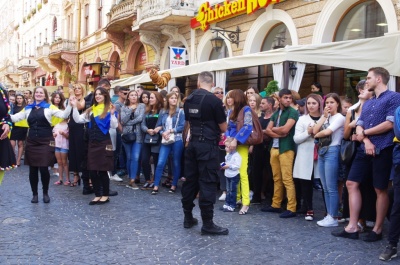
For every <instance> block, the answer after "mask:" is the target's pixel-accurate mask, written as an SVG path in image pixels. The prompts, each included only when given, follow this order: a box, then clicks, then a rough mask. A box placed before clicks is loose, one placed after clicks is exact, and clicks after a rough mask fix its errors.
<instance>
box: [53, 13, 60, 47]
mask: <svg viewBox="0 0 400 265" xmlns="http://www.w3.org/2000/svg"><path fill="white" fill-rule="evenodd" d="M56 37H60V36H57V18H56V17H54V18H53V41H54V40H55V39H56Z"/></svg>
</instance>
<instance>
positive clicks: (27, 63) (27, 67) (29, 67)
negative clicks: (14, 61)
mask: <svg viewBox="0 0 400 265" xmlns="http://www.w3.org/2000/svg"><path fill="white" fill-rule="evenodd" d="M37 66H38V64H37V62H36V60H35V57H33V56H29V57H22V58H21V59H20V60H19V62H18V70H21V71H30V72H32V71H34V70H35V69H36V67H37Z"/></svg>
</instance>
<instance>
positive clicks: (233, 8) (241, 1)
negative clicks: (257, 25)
mask: <svg viewBox="0 0 400 265" xmlns="http://www.w3.org/2000/svg"><path fill="white" fill-rule="evenodd" d="M279 2H280V0H236V1H232V2H229V0H225V1H224V2H223V3H221V4H216V5H214V6H211V7H210V3H209V2H205V3H203V4H201V5H200V7H199V10H198V14H197V16H196V17H194V18H192V19H191V21H190V26H191V28H192V29H198V28H200V29H201V30H203V31H206V30H208V29H209V28H210V24H212V23H216V22H219V21H223V20H226V19H229V18H232V17H235V16H238V15H241V14H247V15H250V14H252V13H254V12H255V11H257V10H259V9H261V8H266V7H267V6H269V5H270V4H275V3H279Z"/></svg>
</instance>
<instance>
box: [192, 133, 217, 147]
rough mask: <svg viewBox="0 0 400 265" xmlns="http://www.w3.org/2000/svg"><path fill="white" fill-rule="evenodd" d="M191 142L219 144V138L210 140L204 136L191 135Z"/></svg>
mask: <svg viewBox="0 0 400 265" xmlns="http://www.w3.org/2000/svg"><path fill="white" fill-rule="evenodd" d="M190 142H199V143H208V144H215V145H216V144H218V140H209V139H206V138H204V136H194V135H192V136H191V137H190Z"/></svg>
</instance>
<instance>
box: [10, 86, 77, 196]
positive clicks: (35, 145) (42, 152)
mask: <svg viewBox="0 0 400 265" xmlns="http://www.w3.org/2000/svg"><path fill="white" fill-rule="evenodd" d="M33 100H34V101H33V103H32V104H29V105H27V106H26V107H25V108H24V109H23V110H22V111H20V112H18V113H17V114H14V115H11V119H12V121H13V122H18V121H22V120H27V121H28V125H29V132H28V137H27V139H26V148H25V159H24V163H25V165H29V182H30V184H31V189H32V193H33V197H32V200H31V202H32V203H38V183H39V171H40V177H41V181H42V185H43V202H44V203H49V202H50V197H49V194H48V190H49V182H50V173H49V169H48V167H49V166H53V165H54V163H55V161H54V160H55V159H54V151H55V148H54V137H53V130H52V119H53V117H58V118H62V119H66V118H67V117H68V115H69V113H71V106H67V108H66V109H65V110H64V111H62V110H59V109H58V108H57V107H55V106H54V105H51V104H50V103H49V94H48V93H47V90H46V88H44V87H36V88H35V89H34V90H33Z"/></svg>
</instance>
